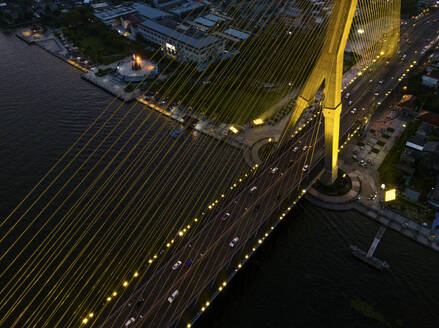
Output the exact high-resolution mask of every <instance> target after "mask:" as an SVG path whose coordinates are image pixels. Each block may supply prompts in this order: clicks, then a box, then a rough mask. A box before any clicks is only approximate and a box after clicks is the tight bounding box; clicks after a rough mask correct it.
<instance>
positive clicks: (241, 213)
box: [168, 213, 243, 267]
mask: <svg viewBox="0 0 439 328" xmlns="http://www.w3.org/2000/svg"><path fill="white" fill-rule="evenodd" d="M239 215H243V213H240V214H239ZM203 248H205V247H203ZM174 260H176V259H174ZM174 260H173V261H174ZM168 267H169V266H168Z"/></svg>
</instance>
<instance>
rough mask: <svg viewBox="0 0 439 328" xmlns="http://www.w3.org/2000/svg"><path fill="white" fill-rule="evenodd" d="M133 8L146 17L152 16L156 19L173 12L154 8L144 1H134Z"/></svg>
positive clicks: (151, 17)
mask: <svg viewBox="0 0 439 328" xmlns="http://www.w3.org/2000/svg"><path fill="white" fill-rule="evenodd" d="M132 6H133V8H134V9H136V10H137V12H138V13H139V14H140V15H142V16H144V17H146V18H150V19H156V18H160V17H166V16H170V15H171V14H169V13H167V12H165V11H163V10H160V9H157V8H153V7H151V6H148V5H146V4H144V3H137V2H135V3H133V5H132Z"/></svg>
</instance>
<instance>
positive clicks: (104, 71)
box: [96, 67, 112, 77]
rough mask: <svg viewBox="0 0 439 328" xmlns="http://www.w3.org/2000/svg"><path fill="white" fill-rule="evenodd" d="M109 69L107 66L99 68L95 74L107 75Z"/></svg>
mask: <svg viewBox="0 0 439 328" xmlns="http://www.w3.org/2000/svg"><path fill="white" fill-rule="evenodd" d="M111 70H112V68H111V67H108V68H105V69H99V70H98V71H97V72H96V76H99V77H102V76H105V75H107V74H108V73H110V71H111Z"/></svg>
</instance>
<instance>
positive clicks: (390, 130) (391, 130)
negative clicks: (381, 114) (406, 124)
mask: <svg viewBox="0 0 439 328" xmlns="http://www.w3.org/2000/svg"><path fill="white" fill-rule="evenodd" d="M386 130H387V131H389V132H395V129H394V128H390V127H389V128H387V129H386Z"/></svg>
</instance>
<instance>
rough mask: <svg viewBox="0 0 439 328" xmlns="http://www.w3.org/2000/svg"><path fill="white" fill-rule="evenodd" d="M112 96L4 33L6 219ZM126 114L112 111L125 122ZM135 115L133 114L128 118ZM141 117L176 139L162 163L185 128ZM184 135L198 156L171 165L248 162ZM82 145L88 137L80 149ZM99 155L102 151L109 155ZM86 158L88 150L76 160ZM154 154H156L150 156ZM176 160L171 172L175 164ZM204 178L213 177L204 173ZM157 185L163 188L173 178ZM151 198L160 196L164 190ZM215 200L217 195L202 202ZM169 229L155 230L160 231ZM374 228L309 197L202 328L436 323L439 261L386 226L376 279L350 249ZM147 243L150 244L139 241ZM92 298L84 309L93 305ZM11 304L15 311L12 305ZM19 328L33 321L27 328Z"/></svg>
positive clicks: (1, 88) (153, 132)
mask: <svg viewBox="0 0 439 328" xmlns="http://www.w3.org/2000/svg"><path fill="white" fill-rule="evenodd" d="M111 100H112V97H111V96H110V95H109V94H107V93H105V92H103V91H102V90H100V89H97V88H95V87H94V86H92V85H90V84H89V83H87V82H85V81H83V80H82V79H80V72H79V71H77V70H76V69H75V68H73V67H71V66H69V65H67V64H65V63H63V62H62V61H60V60H59V59H57V58H55V57H53V56H51V55H50V54H48V53H46V52H44V51H43V50H41V49H40V48H38V47H36V46H29V45H27V44H25V43H24V42H22V41H20V40H18V39H17V38H16V37H15V36H6V35H3V34H0V111H1V113H2V116H1V119H0V158H1V161H0V163H1V164H0V165H1V167H0V217H2V218H5V217H7V216H8V214H9V213H10V212H11V211H12V210H13V209H14V207H15V206H16V205H17V204H18V203H19V202H20V201H21V200H22V199H23V198H24V196H25V195H26V194H27V192H28V191H30V190H31V188H32V187H33V186H34V185H35V184H36V183H37V182H38V181H39V179H40V178H41V177H42V176H43V175H44V174H45V173H46V172H47V171H48V170H49V169H50V168H51V167H52V165H53V164H54V163H55V162H56V161H57V160H58V159H59V158H60V156H61V155H62V154H63V153H64V152H65V151H66V150H67V149H68V148H69V147H70V146H71V145H72V144H73V143H74V142H75V140H76V139H77V138H78V137H79V136H80V135H81V134H82V133H83V132H84V131H85V129H86V128H87V127H88V126H89V125H90V124H91V123H92V122H93V121H94V120H95V119H96V118H97V117H98V115H99V114H100V113H101V112H102V111H103V109H104V108H106V106H107V105H108V104H109V103H110V102H111ZM118 104H119V102H117V103H115V104H113V106H116V107H117V105H118ZM116 107H114V108H116ZM126 107H127V106H126ZM126 107H124V108H123V110H122V111H121V113H120V114H119V113H117V114H116V116H117V115H121V116H122V115H123V114H122V113H125V112H126V111H127V109H125V108H126ZM140 110H141V109H137V110H134V111H133V113H132V114H129V115H130V116H131V115H132V119H133V120H135V115H137V114H138V113H139V112H140ZM140 115H143V116H142V117H143V118H145V119H146V120H147V123H146V124H145V126H147V127H148V129H147V130H148V133H150V135H148V136H149V137H152V136H154V137H155V138H157V139H155V140H161V139H160V136H161V137H162V140H163V143H166V142H169V145H166V144H165V145H162V146H163V147H161V148H160V149H158V150H156V151H154V153H156V152H158V153H159V155H160V157H164V158H166V156H169V155H168V154H167V152H166V149H168V148H169V147H171V146H172V145H171V143H173V142H174V141H173V140H170V138H169V132H170V131H172V130H174V129H176V128H178V124H176V123H174V122H170V121H168V122H167V121H166V119H164V118H162V117H161V116H159V115H157V114H155V113H141V114H140ZM104 116H105V115H104ZM165 123H166V124H165ZM112 128H118V127H116V126H115V123H111V124H109V126H106V127H105V128H104V129H103V132H102V135H105V133H106V131H110V129H112ZM90 133H92V132H90ZM185 133H186V134H187V138H186V139H183V140H188V139H189V141H188V142H189V143H190V146H191V147H193V149H194V152H193V156H191V158H177V159H172V157H169V162H170V163H171V161H172V163H174V162H175V163H176V164H175V165H177V164H181V163H185V162H186V161H187V162H188V163H192V162H191V161H192V158H195V159H196V158H208V160H209V161H215V162H221V161H223V162H224V168H228V167H231V166H233V173H236V174H239V173H241V172H243V171H244V169H245V167H244V164H243V163H241V164H239V165H232V164H231V163H236V161H237V159H238V158H240V154H239V153H238V152H237V151H236V150H233V149H230V147H226V146H221V147H220V148H218V149H216V151H215V152H209V154H208V155H206V154H205V153H204V152H205V149H207V148H209V149H213V147H212V144H213V143H212V141H211V140H210V139H209V138H206V137H204V136H196V135H192V134H191V133H190V132H185ZM189 134H190V135H189ZM140 135H141V133H140V132H136V134H135V136H136V137H139V138H140ZM148 136H147V137H148ZM102 140H103V139H101V140H98V141H96V142H100V141H102ZM133 140H134V141H133V142H135V139H133ZM113 141H115V139H114V138H113V137H111V138H109V139H108V141H104V142H105V143H108V144H110V142H113ZM84 142H85V141H84ZM130 142H131V141H130ZM145 142H147V141H145ZM81 145H83V142H82V143H81V142H80V143H79V144H78V145H77V146H75V148H74V149H79V147H80V146H81ZM181 146H182V147H185V145H181ZM100 152H101V154H100V155H102V152H103V151H100ZM162 152H163V153H162ZM122 153H123V154H125V152H124V151H122ZM89 154H90V150H88V151H86V152H85V153H84V154H83V155H81V157H80V158H79V160H81V159H84V158H85V156H87V155H89ZM111 154H113V155H114V153H111ZM148 154H149V156H153V153H152V150H151V153H148ZM225 154H227V155H225ZM206 156H207V157H206ZM206 161H207V159H206ZM240 162H242V161H240ZM172 163H171V164H170V165H174V164H172ZM188 165H189V164H188ZM190 165H200V171H203V172H204V173H203V175H199V176H198V175H197V173H193V174H194V176H193V177H192V179H200V180H197V181H200V184H202V181H203V180H201V179H203V178H204V176H205V175H206V173H205V170H209V168H208V167H207V168H206V167H204V166H203V160H197V161H195V162H194V163H193V164H190ZM85 168H87V167H85ZM99 168H100V167H99ZM124 168H126V167H125V166H124ZM171 169H173V167H172V166H171V167H170V169H169V170H171ZM188 170H189V169H188ZM191 172H192V171H191ZM149 173H150V174H151V175H156V174H157V175H159V174H160V173H157V172H155V171H153V172H149ZM223 173H224V172H223ZM207 174H208V175H214V174H218V172H217V171H215V172H214V171H212V172H210V171H208V172H207ZM226 176H227V175H226V174H222V175H221V181H217V182H216V186H219V185H221V186H222V185H224V186H225V185H227V184H229V183H230V182H231V179H232V177H230V178H226ZM50 177H51V176H50ZM162 179H164V180H163V185H166V183H167V182H166V178H165V177H162ZM206 181H207V180H206ZM209 181H210V180H209ZM192 187H193V188H196V187H197V186H194V185H192ZM200 188H201V187H200ZM212 189H215V188H212ZM153 191H154V192H161V191H160V189H157V190H155V189H154V190H153ZM79 192H82V191H81V190H80V191H79ZM193 192H194V193H196V190H193ZM167 197H171V196H168V194H166V193H165V194H164V200H165V201H166V200H168V199H167ZM212 197H214V194H213V193H212V195H210V194H209V195H206V196H205V197H203V198H206V199H212ZM170 200H171V199H169V201H170ZM165 201H164V203H166V202H165ZM187 202H189V204H190V205H191V206H197V207H200V208H201V207H202V206H204V205H205V202H204V200H203V199H192V198H191V199H190V200H189V199H188V200H184V199H183V200H179V202H178V203H177V205H176V206H180V207H179V210H180V211H181V212H184V211H185V209H186V207H187V206H188V205H187V204H186V203H187ZM157 206H158V205H157ZM18 214H20V212H19V213H18ZM30 214H32V215H34V214H33V213H32V212H31V213H30ZM165 214H166V213H165ZM165 214H164V215H165ZM169 214H170V213H169ZM9 221H11V222H9ZM9 221H5V222H7V223H6V224H5V227H3V230H0V233H2V234H4V233H5V232H6V231H7V230H8V229H10V228H11V227H12V225H13V222H12V221H13V220H9ZM30 221H31V219H30V218H28V219H24V220H23V221H22V223H21V224H22V227H20V225H18V227H16V228H14V229H16V231H15V230H14V234H19V233H24V237H26V233H28V234H29V236H33V235H34V234H35V233H36V231H37V229H38V227H40V226H41V225H42V222H36V223H35V227H33V228H32V229H30V231H29V232H26V231H25V227H26V224H29V222H30ZM162 228H163V227H162V226H160V224H158V225H157V227H156V228H155V229H162ZM168 228H169V227H168ZM5 229H6V230H5ZM176 229H178V225H175V227H170V228H169V231H170V232H169V233H167V235H166V236H161V237H163V238H165V239H166V238H168V237H169V236H171V235H173V234H174V233H175V232H176ZM377 229H378V226H377V225H376V224H375V223H374V222H372V221H371V220H369V219H367V218H365V217H363V216H361V215H359V214H357V213H354V212H343V213H333V212H325V211H322V210H320V209H317V208H315V207H313V206H311V205H310V204H308V203H306V202H302V203H301V204H299V206H298V207H297V208H296V209H295V210H294V211H293V213H292V214H291V215H290V217H289V218H288V220H286V221H284V222H283V224H282V225H280V226H279V229H278V230H277V231H276V232H275V233H274V234H272V236H271V237H270V238H269V239H268V240H267V242H266V243H265V245H264V246H263V247H262V248H261V250H260V251H258V252H257V254H256V256H255V257H254V258H253V259H252V260H251V261H250V262H249V263H247V264H246V265H245V267H244V268H243V270H242V271H241V272H240V273H239V274H238V275H237V276H236V277H235V278H234V280H233V281H232V282H231V283H230V284H229V286H227V288H226V289H225V292H224V293H223V294H222V295H220V297H218V298H217V299H216V300H215V301H214V302H213V303H212V306H211V307H209V309H208V311H206V313H205V315H203V316H202V317H201V319H200V320H199V321H198V322H197V323H196V324H195V327H206V328H208V327H418V328H422V327H425V328H427V327H439V256H438V254H437V253H434V252H433V251H431V250H429V249H427V248H425V247H423V246H421V245H418V244H416V243H414V242H412V241H409V240H408V239H407V238H405V237H403V236H401V235H399V234H397V233H395V232H393V231H387V232H386V234H385V236H384V239H383V241H382V243H381V244H380V245H379V247H378V249H377V252H376V255H377V257H379V258H382V259H384V260H386V261H387V262H389V264H390V266H391V269H390V271H389V272H385V273H381V272H377V271H375V270H373V269H371V268H369V267H367V266H365V265H364V264H363V263H360V262H358V261H357V260H355V259H354V258H353V257H352V256H351V254H350V252H349V244H357V245H359V246H360V247H363V248H366V247H368V245H369V244H370V242H371V241H372V239H373V236H374V234H375V233H376V231H377ZM42 232H43V233H44V230H43V231H42ZM29 236H28V237H29ZM13 240H14V238H13V236H12V237H10V238H6V239H5V244H4V246H2V247H4V248H2V249H1V250H0V251H1V253H3V252H5V250H6V249H7V248H8V246H10V245H11V243H12V242H13ZM32 246H35V245H31V247H32ZM147 246H148V247H152V246H151V245H143V247H147ZM29 252H31V250H28V251H26V252H25V253H24V254H23V256H22V257H21V258H20V259H19V260H18V261H17V263H15V264H14V265H12V266H11V268H10V270H7V271H6V275H5V276H4V277H3V278H2V284H1V285H3V284H4V283H5V282H6V281H8V277H10V276H12V275H13V274H14V270H17V269H19V268H20V266H21V265H22V264H23V262H24V261H25V259H26V254H30V253H29ZM14 255H17V254H16V252H15V253H14V252H11V253H10V254H8V255H7V256H5V257H4V259H3V260H2V261H0V267H2V268H4V267H5V266H7V265H8V263H9V262H10V261H12V260H13V259H14ZM90 265H92V263H91V264H90ZM133 268H134V266H133V267H132V268H131V267H130V268H128V269H130V270H133ZM125 269H127V268H125ZM2 271H3V270H2ZM43 278H44V276H43ZM106 293H108V291H107V290H106V291H103V292H102V293H97V294H98V295H96V299H98V298H99V297H100V298H101V299H102V297H104V295H106ZM96 299H94V298H92V299H90V300H89V302H90V303H92V304H94V303H93V302H95V303H96V302H97V301H96ZM2 301H3V299H2ZM8 302H11V303H10V304H13V303H14V300H13V299H12V300H9V301H8ZM66 302H67V300H66ZM6 304H9V303H6ZM88 306H89V305H88V304H86V302H82V303H81V302H80V303H78V307H80V308H81V309H82V308H84V309H85V308H87V307H88ZM35 308H38V305H35ZM49 308H50V307H49ZM19 310H20V307H18V308H17V309H16V311H17V313H19ZM57 310H59V309H57ZM66 311H74V309H66ZM79 312H80V313H82V311H79ZM11 317H13V315H12V316H11ZM12 322H13V320H12V321H11V320H9V321H6V322H5V327H10V326H11V325H12ZM53 322H56V321H53ZM29 326H30V325H29ZM65 326H66V327H67V325H65ZM2 327H3V326H2ZM17 327H28V325H26V324H25V323H21V324H20V325H18V326H17ZM48 327H51V326H50V325H48ZM58 327H64V326H63V325H58Z"/></svg>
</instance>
